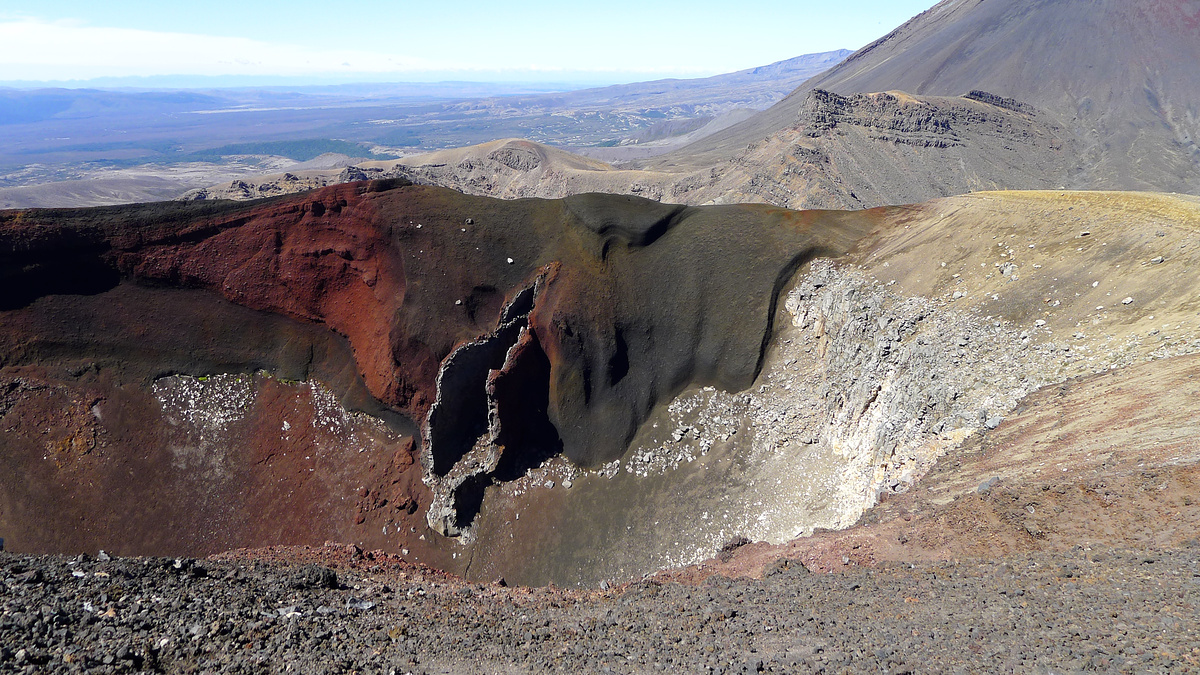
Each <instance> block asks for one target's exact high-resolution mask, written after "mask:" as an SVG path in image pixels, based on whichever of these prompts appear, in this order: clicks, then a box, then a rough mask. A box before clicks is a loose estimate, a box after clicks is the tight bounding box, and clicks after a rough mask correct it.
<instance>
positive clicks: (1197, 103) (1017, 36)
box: [645, 0, 1200, 192]
mask: <svg viewBox="0 0 1200 675" xmlns="http://www.w3.org/2000/svg"><path fill="white" fill-rule="evenodd" d="M1197 62H1200V2H1196V1H1195V0H1133V1H1118V0H1101V1H1099V2H1090V1H1084V0H1013V1H1008V2H998V1H997V0H991V1H989V2H984V1H983V0H946V1H945V2H942V3H939V4H938V5H936V6H934V7H933V8H932V9H930V10H928V11H926V12H923V13H922V14H920V15H918V16H916V17H914V18H913V19H912V20H910V21H909V22H907V23H905V24H904V25H903V26H901V27H899V28H897V29H896V30H895V31H893V32H891V33H890V34H888V35H886V36H884V37H883V38H880V39H879V40H877V41H876V42H874V43H872V44H870V45H868V46H867V47H864V48H863V49H861V50H859V51H858V52H856V53H855V54H853V55H852V56H850V57H849V58H847V59H846V60H845V61H844V62H842V63H841V64H839V65H838V66H836V67H834V68H832V69H831V70H829V71H828V72H826V73H824V74H822V75H820V76H817V77H815V78H813V79H812V80H810V81H808V82H806V83H805V84H804V85H802V86H801V87H800V88H798V89H797V90H796V91H795V92H793V93H792V94H790V95H789V96H788V97H787V98H785V99H784V100H782V101H781V102H779V103H778V104H776V105H775V106H773V107H772V108H770V109H769V110H767V111H765V112H763V113H761V114H759V115H757V116H755V117H754V118H752V119H750V120H747V121H746V122H744V123H742V124H739V125H735V126H733V127H730V128H729V129H727V130H725V131H723V132H720V133H717V134H714V135H713V136H711V137H709V138H706V139H702V140H700V141H698V142H696V143H694V144H692V145H690V146H687V147H685V148H682V149H680V150H678V151H676V152H675V153H672V154H671V155H668V156H665V157H663V158H661V159H659V160H657V161H651V162H647V163H646V164H645V166H646V167H653V168H663V167H666V166H670V165H675V166H678V167H688V168H695V167H700V166H711V165H713V164H718V163H720V162H722V161H727V160H728V159H730V158H731V157H733V156H734V155H736V154H737V153H739V152H741V151H742V150H744V149H745V148H746V146H748V145H749V144H751V143H754V142H757V141H761V140H762V139H763V138H765V137H769V136H771V135H772V134H775V133H778V132H780V131H781V130H784V129H786V128H788V127H789V126H790V125H792V124H793V122H794V120H795V119H796V116H797V114H798V113H799V112H800V111H801V110H802V109H803V107H804V105H805V101H806V100H807V96H808V94H809V92H811V91H813V90H815V89H825V90H829V91H832V92H835V93H838V94H842V95H851V94H856V93H868V92H882V91H892V90H900V91H905V92H908V93H911V94H916V95H924V96H959V95H962V94H965V93H967V92H969V91H972V90H984V91H987V92H990V93H993V94H997V95H999V96H1003V97H1010V98H1014V99H1016V100H1018V101H1021V102H1024V103H1027V104H1030V105H1032V106H1034V107H1036V108H1039V109H1041V110H1043V111H1045V112H1046V113H1048V114H1050V115H1051V116H1053V117H1054V118H1055V119H1056V121H1057V122H1058V123H1060V124H1062V125H1063V126H1065V127H1067V128H1068V129H1071V130H1072V131H1073V133H1074V134H1075V135H1076V136H1077V137H1078V138H1079V139H1080V141H1081V143H1082V146H1081V152H1080V155H1079V158H1078V167H1079V168H1080V169H1081V170H1080V171H1079V172H1078V173H1077V175H1076V176H1075V179H1074V185H1076V186H1078V187H1097V188H1099V187H1126V188H1135V189H1147V188H1151V187H1153V188H1156V189H1165V190H1175V191H1193V192H1194V191H1197V190H1200V147H1197V145H1196V142H1197V138H1200V72H1198V71H1197V69H1196V68H1195V67H1194V66H1195V64H1196V63H1197Z"/></svg>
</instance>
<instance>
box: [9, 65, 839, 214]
mask: <svg viewBox="0 0 1200 675" xmlns="http://www.w3.org/2000/svg"><path fill="white" fill-rule="evenodd" d="M848 54H849V52H848V51H846V50H839V51H835V52H827V53H822V54H810V55H806V56H800V57H797V58H794V59H788V60H786V61H780V62H778V63H773V64H769V65H766V66H762V67H759V68H752V69H748V70H743V71H739V72H736V73H728V74H724V75H717V76H714V77H708V78H697V79H688V80H658V81H655V82H642V83H634V84H626V85H616V86H608V87H600V88H594V89H583V90H579V91H559V92H546V91H545V87H544V86H532V85H531V86H525V85H508V84H490V83H472V82H443V83H379V84H354V85H339V86H329V87H301V88H257V89H255V88H243V89H205V90H190V91H186V90H160V91H131V90H96V89H38V90H17V89H0V208H17V207H32V206H86V205H94V204H110V203H120V202H124V201H130V200H142V199H146V198H148V197H157V198H160V199H161V198H171V197H173V196H176V195H178V194H182V193H183V192H184V191H186V190H188V189H190V188H195V187H200V186H204V185H209V184H212V183H214V182H220V181H224V180H234V179H241V178H244V177H247V176H251V175H256V174H261V173H263V172H264V171H267V172H269V171H271V170H279V169H285V168H288V167H289V165H290V164H293V163H295V162H307V161H309V160H312V159H314V158H316V157H317V156H318V155H320V154H322V153H328V152H336V153H340V154H341V155H343V157H342V159H343V160H346V159H358V160H370V159H387V158H389V157H390V156H394V153H397V152H402V153H409V154H411V153H412V152H413V151H415V150H419V149H426V150H434V149H440V148H450V147H460V146H468V145H472V144H476V143H480V142H485V141H491V140H494V139H496V138H504V137H509V136H521V137H527V138H531V139H533V140H535V141H538V142H543V143H551V144H555V145H559V146H563V147H568V148H572V149H577V150H580V151H583V152H592V153H595V154H598V155H600V156H602V157H603V158H604V159H631V158H637V157H646V156H650V155H653V154H661V153H663V152H667V151H669V150H671V149H672V148H675V147H678V146H680V145H683V144H686V143H687V142H690V141H693V140H696V139H697V138H701V137H703V136H704V135H707V134H709V133H715V132H717V131H719V130H721V129H724V128H725V127H727V126H729V125H730V124H733V123H735V122H737V121H740V120H743V119H745V118H747V117H749V116H750V115H751V114H753V112H754V111H756V110H761V109H765V108H767V107H769V106H770V105H772V104H773V103H775V102H777V101H778V100H779V99H781V98H783V97H784V96H785V95H787V93H788V92H790V91H792V90H793V89H794V88H795V87H796V86H798V85H799V84H800V83H802V82H804V81H805V80H807V79H808V78H810V77H811V76H813V75H815V74H817V73H819V72H821V71H823V70H825V69H827V68H829V67H830V66H832V65H835V64H836V63H838V62H839V61H840V60H841V59H843V58H845V57H846V56H847V55H848ZM626 146H629V148H632V152H631V151H630V149H629V148H627V147H626ZM633 146H636V147H633ZM254 148H257V149H254ZM272 148H274V150H272ZM330 163H337V162H330ZM343 163H344V162H343ZM64 181H70V183H67V182H64ZM55 186H60V187H61V188H62V189H58V188H56V187H55Z"/></svg>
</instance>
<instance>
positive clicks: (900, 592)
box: [0, 545, 1200, 674]
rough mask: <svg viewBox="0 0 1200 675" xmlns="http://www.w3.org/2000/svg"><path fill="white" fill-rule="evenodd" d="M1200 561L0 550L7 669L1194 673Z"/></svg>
mask: <svg viewBox="0 0 1200 675" xmlns="http://www.w3.org/2000/svg"><path fill="white" fill-rule="evenodd" d="M289 551H290V553H289ZM1198 554H1200V547H1192V548H1185V549H1179V550H1172V551H1154V552H1146V551H1127V550H1101V549H1093V550H1086V549H1077V550H1075V551H1073V552H1071V553H1069V554H1062V555H1047V554H1036V555H1029V556H1023V557H1016V558H1011V559H1008V560H1004V561H973V562H961V563H953V562H952V563H931V564H917V565H909V564H902V565H900V564H897V565H892V566H890V567H885V568H881V569H868V568H851V569H849V571H846V572H843V573H835V574H815V573H810V572H808V571H807V570H806V569H805V568H804V567H803V566H802V565H800V564H798V563H789V562H788V561H786V560H782V561H779V562H778V563H777V564H776V565H775V566H774V567H773V568H772V569H770V570H769V571H768V573H767V575H766V576H765V577H764V578H763V579H761V580H760V579H748V578H742V579H727V578H725V577H722V576H712V577H709V578H708V579H707V580H705V581H703V582H701V583H699V584H698V585H697V584H681V583H677V582H674V581H665V580H663V579H660V578H655V577H651V578H648V579H646V580H643V581H639V582H635V583H632V584H628V585H624V586H620V587H613V588H611V589H604V590H597V591H566V590H561V589H556V588H553V587H550V588H507V587H504V586H503V585H502V582H501V581H499V580H498V581H497V582H496V583H492V584H472V583H468V582H464V581H462V580H459V579H457V578H454V577H451V576H449V575H445V574H443V573H440V572H437V571H433V570H430V569H428V568H424V567H420V566H416V565H412V564H409V563H404V562H400V561H399V560H398V559H396V558H394V557H391V556H388V555H385V554H383V553H378V552H366V553H364V552H362V551H359V550H358V549H356V548H354V547H349V548H347V547H343V546H334V545H326V546H325V547H323V548H322V547H318V548H314V549H308V548H301V549H288V550H286V551H283V552H281V551H280V550H275V554H274V557H272V554H271V553H270V552H267V553H266V554H259V553H256V552H246V553H244V554H243V556H242V557H241V558H238V556H237V555H236V554H235V555H233V556H228V557H227V558H226V559H223V560H215V559H210V560H202V561H195V560H188V559H178V560H177V559H163V558H111V559H109V558H108V556H105V555H100V556H95V557H91V556H80V557H76V558H68V557H59V556H25V555H15V554H4V553H0V671H2V672H23V673H60V672H97V673H127V672H170V673H199V672H225V673H259V672H297V673H343V672H363V673H396V674H400V673H430V674H433V673H480V672H487V673H533V672H547V671H551V672H561V671H574V672H585V673H593V672H601V673H605V672H612V673H651V672H672V673H673V672H687V673H746V672H775V673H791V672H830V673H839V672H851V673H865V672H871V673H877V672H879V673H908V672H913V673H917V672H922V673H923V672H980V671H986V672H1022V673H1027V672H1044V673H1059V672H1078V671H1099V672H1200V634H1198V630H1200V620H1198V619H1197V615H1198V613H1200V562H1198V561H1197V555H1198ZM252 557H257V559H252ZM264 558H265V559H266V560H264ZM283 558H290V560H291V563H292V564H280V562H279V560H281V559H283ZM306 561H309V562H307V564H299V563H303V562H306ZM311 561H317V562H311ZM319 563H320V564H319Z"/></svg>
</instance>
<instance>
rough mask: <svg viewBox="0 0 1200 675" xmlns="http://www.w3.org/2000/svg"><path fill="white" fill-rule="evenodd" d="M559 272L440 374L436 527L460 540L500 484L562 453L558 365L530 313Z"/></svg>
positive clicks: (428, 431)
mask: <svg viewBox="0 0 1200 675" xmlns="http://www.w3.org/2000/svg"><path fill="white" fill-rule="evenodd" d="M550 275H551V270H550V268H544V269H542V270H541V271H540V272H539V273H538V275H537V277H536V278H535V279H534V281H533V282H532V283H530V284H529V285H527V286H525V287H523V288H521V289H520V290H518V291H517V292H516V293H515V294H514V295H513V297H512V299H511V300H510V301H509V302H508V303H506V304H505V305H504V307H503V308H502V309H501V311H500V325H499V326H498V327H497V328H496V329H495V330H494V331H492V332H490V333H488V334H487V335H484V336H482V337H479V338H476V339H474V340H471V341H469V342H467V343H465V344H463V345H460V346H459V347H458V348H456V349H455V350H454V351H452V352H451V353H450V355H449V356H447V357H446V358H445V359H444V360H443V361H442V365H441V367H440V368H439V370H438V375H437V388H436V397H435V399H434V402H433V405H432V406H431V407H430V410H429V415H428V417H427V418H426V423H425V433H424V439H425V440H424V447H423V449H422V459H423V464H424V466H425V482H426V484H427V485H429V487H430V488H431V489H432V491H433V503H432V504H431V505H430V507H429V511H428V513H427V518H428V522H429V525H430V527H432V528H434V529H435V530H436V531H438V532H440V533H442V534H445V535H451V536H454V535H458V534H461V533H462V532H463V530H464V529H465V528H467V527H469V526H470V524H471V522H472V521H473V520H474V517H475V514H476V513H478V511H479V508H480V506H481V505H482V503H483V493H484V491H485V490H486V489H487V487H488V486H489V485H491V484H493V483H494V482H508V481H512V480H516V479H517V478H520V477H521V476H523V475H524V474H525V472H526V471H528V470H529V469H532V468H535V467H536V466H538V465H540V464H541V463H542V462H543V461H545V460H546V459H549V458H550V457H552V456H554V455H557V454H558V453H559V452H561V451H562V439H561V438H559V435H558V430H557V429H556V428H555V426H554V423H553V422H552V421H551V420H550V417H549V414H548V409H549V402H550V360H549V358H548V357H547V355H546V353H545V352H544V351H543V350H542V348H541V345H540V344H539V343H538V340H537V336H536V334H535V333H534V331H533V330H532V329H531V327H530V323H529V315H530V314H531V313H532V312H533V310H534V308H535V307H536V305H537V300H538V297H539V295H540V294H541V293H542V291H543V290H544V288H545V286H546V284H547V283H548V279H549V277H550Z"/></svg>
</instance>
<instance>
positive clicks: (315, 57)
mask: <svg viewBox="0 0 1200 675" xmlns="http://www.w3.org/2000/svg"><path fill="white" fill-rule="evenodd" d="M457 69H460V66H458V64H453V63H438V62H433V61H429V60H427V59H422V58H414V57H409V56H405V55H401V54H385V53H378V52H370V51H361V50H340V49H314V48H309V47H304V46H300V45H293V44H275V43H269V42H261V41H257V40H250V39H247V38H239V37H221V36H214V35H196V34H191V33H168V32H154V31H144V30H134V29H128V28H110V27H102V26H87V25H82V24H80V23H78V22H74V21H55V22H48V21H40V20H36V19H21V20H16V21H0V80H55V79H88V78H94V77H125V76H153V75H175V74H189V75H283V76H289V75H320V74H333V73H344V72H362V73H370V72H404V71H414V72H416V71H426V70H457Z"/></svg>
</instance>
